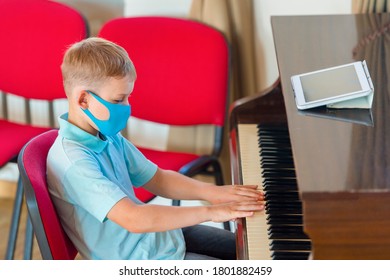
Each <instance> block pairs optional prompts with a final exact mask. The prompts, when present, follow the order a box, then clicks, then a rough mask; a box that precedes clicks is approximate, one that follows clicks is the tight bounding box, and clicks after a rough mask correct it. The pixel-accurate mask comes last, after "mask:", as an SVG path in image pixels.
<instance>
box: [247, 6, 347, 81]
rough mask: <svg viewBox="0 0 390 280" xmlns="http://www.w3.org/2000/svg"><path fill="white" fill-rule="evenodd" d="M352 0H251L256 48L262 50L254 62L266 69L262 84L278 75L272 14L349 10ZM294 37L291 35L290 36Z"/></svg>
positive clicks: (337, 12) (335, 12) (342, 11)
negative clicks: (252, 1) (253, 11)
mask: <svg viewBox="0 0 390 280" xmlns="http://www.w3.org/2000/svg"><path fill="white" fill-rule="evenodd" d="M351 1H352V0H254V4H255V5H254V9H255V20H256V34H257V40H256V44H257V48H260V50H262V51H261V52H260V53H259V55H258V57H257V58H256V60H257V64H258V65H260V66H263V65H264V67H265V69H266V71H262V73H264V74H263V75H262V77H260V80H261V81H259V83H260V84H261V85H262V86H263V88H265V87H267V86H270V85H271V84H272V83H273V82H274V81H275V80H276V79H277V78H278V76H279V72H278V68H277V62H276V54H275V49H274V41H273V37H272V29H271V20H270V19H271V16H274V15H308V14H349V13H351V6H352V3H351ZM291 39H292V40H293V38H291Z"/></svg>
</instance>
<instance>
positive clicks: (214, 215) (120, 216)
mask: <svg viewBox="0 0 390 280" xmlns="http://www.w3.org/2000/svg"><path fill="white" fill-rule="evenodd" d="M263 209H264V205H263V203H262V202H259V201H244V202H231V203H226V204H218V205H208V206H194V207H180V206H178V207H176V206H162V205H153V204H143V205H139V204H136V203H134V202H133V201H131V200H130V199H129V198H123V199H121V200H120V201H118V202H117V203H116V204H115V205H114V207H112V209H111V210H110V211H109V212H108V214H107V218H108V219H110V220H112V221H113V222H115V223H117V224H119V225H120V226H122V227H124V228H125V229H127V230H128V231H130V232H134V233H144V232H159V231H166V230H172V229H177V228H183V227H187V226H191V225H195V224H199V223H202V222H207V221H213V222H225V221H229V220H234V219H236V218H242V217H248V216H251V215H253V212H254V211H261V210H263Z"/></svg>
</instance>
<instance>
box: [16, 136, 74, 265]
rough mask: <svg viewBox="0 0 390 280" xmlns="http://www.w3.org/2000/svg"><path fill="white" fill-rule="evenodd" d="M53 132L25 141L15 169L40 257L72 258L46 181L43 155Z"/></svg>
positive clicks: (71, 250)
mask: <svg viewBox="0 0 390 280" xmlns="http://www.w3.org/2000/svg"><path fill="white" fill-rule="evenodd" d="M57 135H58V131H57V130H51V131H48V132H45V133H42V134H41V135H38V136H36V137H34V138H33V139H32V140H31V141H29V142H28V143H27V144H26V145H25V146H24V147H23V149H22V151H21V152H20V153H19V157H18V168H19V171H20V175H21V178H22V184H23V188H24V192H25V196H26V203H27V209H28V213H29V216H30V219H31V222H32V225H33V228H34V233H35V236H36V238H37V242H38V246H39V249H40V251H41V254H42V258H43V259H45V260H73V259H74V258H75V257H76V255H77V249H76V248H75V246H74V245H73V243H72V242H71V241H70V239H69V237H68V236H67V235H66V233H65V232H64V230H63V228H62V226H61V223H60V220H59V218H58V215H57V212H56V210H55V208H54V205H53V202H52V200H51V197H50V194H49V191H48V187H47V182H46V158H47V154H48V152H49V149H50V147H51V146H52V144H53V142H54V140H55V139H56V137H57Z"/></svg>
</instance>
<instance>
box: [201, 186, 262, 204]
mask: <svg viewBox="0 0 390 280" xmlns="http://www.w3.org/2000/svg"><path fill="white" fill-rule="evenodd" d="M263 200H264V194H263V193H262V192H261V191H259V190H257V186H256V185H234V186H232V185H226V186H218V187H216V188H214V190H213V193H212V194H211V195H210V198H209V199H208V201H209V202H210V203H211V204H220V203H228V202H233V201H236V202H239V201H263Z"/></svg>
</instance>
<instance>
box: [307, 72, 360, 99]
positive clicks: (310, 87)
mask: <svg viewBox="0 0 390 280" xmlns="http://www.w3.org/2000/svg"><path fill="white" fill-rule="evenodd" d="M300 79H301V83H302V90H303V93H304V95H305V101H306V102H311V101H316V100H321V99H325V98H329V97H334V96H338V95H342V94H345V93H346V92H356V91H360V90H362V87H361V85H360V82H359V78H358V76H357V73H356V70H355V67H354V65H348V66H344V67H340V68H336V69H331V70H326V71H322V72H316V73H311V74H307V75H303V76H301V77H300ZM329 81H331V82H329Z"/></svg>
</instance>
